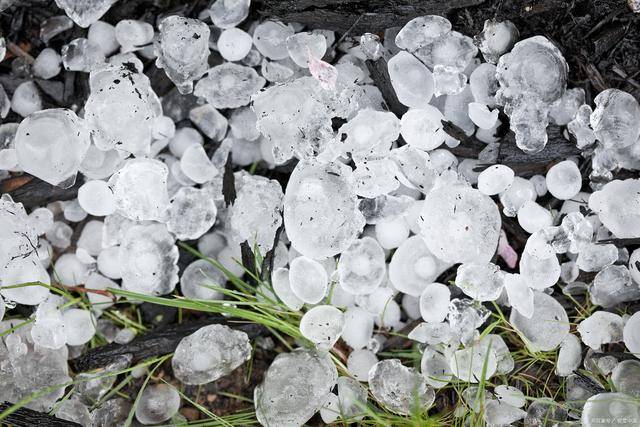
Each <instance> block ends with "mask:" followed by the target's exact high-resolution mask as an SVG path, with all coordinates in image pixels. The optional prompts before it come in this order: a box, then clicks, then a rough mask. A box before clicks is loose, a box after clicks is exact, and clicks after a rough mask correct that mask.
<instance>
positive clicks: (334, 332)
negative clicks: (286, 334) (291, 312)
mask: <svg viewBox="0 0 640 427" xmlns="http://www.w3.org/2000/svg"><path fill="white" fill-rule="evenodd" d="M344 321H345V319H344V314H343V313H342V312H341V311H340V310H338V309H337V308H335V307H333V306H331V305H318V306H315V307H313V308H312V309H311V310H309V311H307V312H306V313H305V314H304V316H302V319H301V320H300V333H302V335H303V336H304V337H305V338H307V339H308V340H309V341H311V342H313V343H314V344H315V345H316V346H317V347H318V349H320V350H329V349H330V348H331V347H333V345H334V344H335V343H336V341H338V338H340V335H341V334H342V330H343V329H344Z"/></svg>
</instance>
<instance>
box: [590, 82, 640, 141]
mask: <svg viewBox="0 0 640 427" xmlns="http://www.w3.org/2000/svg"><path fill="white" fill-rule="evenodd" d="M593 101H594V103H595V104H596V109H595V110H594V111H593V113H592V114H591V117H590V124H591V128H592V129H593V131H594V133H595V135H596V136H597V138H598V141H600V142H601V143H602V144H603V145H604V146H605V147H606V148H607V149H621V148H624V147H629V146H631V145H633V144H635V143H636V142H637V141H638V138H639V137H640V123H638V115H640V104H638V101H637V100H636V98H635V97H634V96H633V95H631V94H629V93H627V92H624V91H621V90H619V89H606V90H603V91H602V92H600V93H599V94H598V96H596V97H595V99H594V100H593Z"/></svg>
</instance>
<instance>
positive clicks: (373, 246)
mask: <svg viewBox="0 0 640 427" xmlns="http://www.w3.org/2000/svg"><path fill="white" fill-rule="evenodd" d="M385 272H386V265H385V256H384V250H383V249H382V247H381V246H380V244H379V243H378V242H377V241H376V240H375V239H374V238H372V237H363V238H361V239H358V240H356V241H355V242H353V244H351V246H349V248H347V250H345V251H344V252H342V254H341V255H340V262H339V263H338V275H339V278H340V286H342V288H343V289H344V290H345V291H347V292H349V293H350V294H354V295H361V294H368V293H371V292H373V290H374V289H375V288H377V287H378V286H380V284H381V283H382V280H383V279H384V274H385Z"/></svg>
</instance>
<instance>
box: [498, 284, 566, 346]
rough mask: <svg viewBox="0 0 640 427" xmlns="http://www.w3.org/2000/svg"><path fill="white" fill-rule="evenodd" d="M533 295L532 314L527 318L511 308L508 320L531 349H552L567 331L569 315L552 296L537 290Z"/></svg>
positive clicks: (558, 343)
mask: <svg viewBox="0 0 640 427" xmlns="http://www.w3.org/2000/svg"><path fill="white" fill-rule="evenodd" d="M533 295H534V296H533V316H531V318H530V319H527V318H526V317H524V316H523V315H521V314H520V313H519V312H518V311H516V310H512V311H511V316H510V317H509V322H510V323H511V324H512V325H513V326H514V327H515V328H516V329H517V330H518V331H520V332H521V333H522V335H524V337H525V338H526V339H527V342H526V343H525V344H526V345H527V347H528V348H529V349H531V350H532V351H551V350H554V349H555V348H556V347H558V346H559V345H560V343H561V342H562V341H563V340H564V339H565V337H566V336H567V334H568V333H569V317H568V316H567V312H566V311H565V309H564V308H563V307H562V305H560V303H559V302H558V301H556V299H555V298H553V297H552V296H549V295H547V294H545V293H543V292H538V291H535V292H534V293H533Z"/></svg>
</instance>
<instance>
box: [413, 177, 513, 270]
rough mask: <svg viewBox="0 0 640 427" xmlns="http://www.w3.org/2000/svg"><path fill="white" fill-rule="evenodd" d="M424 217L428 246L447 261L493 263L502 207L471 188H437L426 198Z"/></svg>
mask: <svg viewBox="0 0 640 427" xmlns="http://www.w3.org/2000/svg"><path fill="white" fill-rule="evenodd" d="M421 218H422V236H423V237H424V240H425V242H426V244H427V247H428V248H429V250H430V251H431V252H432V253H433V254H434V255H435V256H437V257H438V258H440V259H442V260H444V261H448V262H452V263H458V262H489V261H490V260H491V258H492V257H493V254H494V253H495V251H496V248H497V247H498V239H499V238H500V225H501V220H500V213H499V212H498V207H497V206H496V204H495V203H494V202H493V200H491V198H489V197H488V196H486V195H484V194H482V193H481V192H480V191H478V190H475V189H473V188H471V187H467V186H464V185H447V186H442V187H438V188H435V189H433V190H432V191H431V192H430V193H429V194H427V196H426V198H425V201H424V207H423V209H422V213H421Z"/></svg>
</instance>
